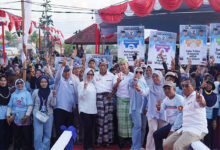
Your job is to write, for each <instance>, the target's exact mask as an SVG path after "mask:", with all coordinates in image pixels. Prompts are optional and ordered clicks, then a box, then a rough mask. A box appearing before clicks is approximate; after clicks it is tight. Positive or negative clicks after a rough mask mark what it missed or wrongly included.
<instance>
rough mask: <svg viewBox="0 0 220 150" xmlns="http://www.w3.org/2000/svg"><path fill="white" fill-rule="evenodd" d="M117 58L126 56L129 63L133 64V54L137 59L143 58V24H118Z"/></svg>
mask: <svg viewBox="0 0 220 150" xmlns="http://www.w3.org/2000/svg"><path fill="white" fill-rule="evenodd" d="M117 34H118V58H127V59H128V63H129V65H132V66H133V65H134V60H133V54H134V53H137V59H138V58H141V59H144V54H145V41H144V26H118V28H117Z"/></svg>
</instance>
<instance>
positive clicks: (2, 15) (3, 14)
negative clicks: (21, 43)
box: [0, 10, 7, 25]
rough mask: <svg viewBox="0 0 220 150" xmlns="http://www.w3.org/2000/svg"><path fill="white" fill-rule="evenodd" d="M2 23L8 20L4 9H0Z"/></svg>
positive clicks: (0, 21) (0, 22)
mask: <svg viewBox="0 0 220 150" xmlns="http://www.w3.org/2000/svg"><path fill="white" fill-rule="evenodd" d="M0 24H4V25H6V24H7V21H6V12H5V11H4V10H0Z"/></svg>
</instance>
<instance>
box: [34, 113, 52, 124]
mask: <svg viewBox="0 0 220 150" xmlns="http://www.w3.org/2000/svg"><path fill="white" fill-rule="evenodd" d="M35 117H36V118H37V119H38V120H39V121H40V122H42V123H46V122H47V120H48V119H49V116H48V115H47V114H46V113H43V112H41V111H39V110H37V111H36V114H35Z"/></svg>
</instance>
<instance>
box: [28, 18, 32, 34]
mask: <svg viewBox="0 0 220 150" xmlns="http://www.w3.org/2000/svg"><path fill="white" fill-rule="evenodd" d="M32 24H33V21H31V25H30V28H29V31H28V34H31V33H32V32H33V27H32V26H33V25H32Z"/></svg>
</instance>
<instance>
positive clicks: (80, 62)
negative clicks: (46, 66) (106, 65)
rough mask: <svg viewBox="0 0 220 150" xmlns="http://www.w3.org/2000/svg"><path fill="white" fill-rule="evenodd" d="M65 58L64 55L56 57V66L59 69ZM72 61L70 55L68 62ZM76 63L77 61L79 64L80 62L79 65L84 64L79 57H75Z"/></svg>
mask: <svg viewBox="0 0 220 150" xmlns="http://www.w3.org/2000/svg"><path fill="white" fill-rule="evenodd" d="M64 59H65V58H64V57H55V68H56V69H57V68H58V67H59V66H60V65H62V62H63V61H64ZM70 61H71V58H70V57H68V58H67V63H66V64H67V65H69V63H70ZM74 63H77V64H79V65H82V60H81V59H80V58H79V57H75V59H74V62H73V64H74Z"/></svg>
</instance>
